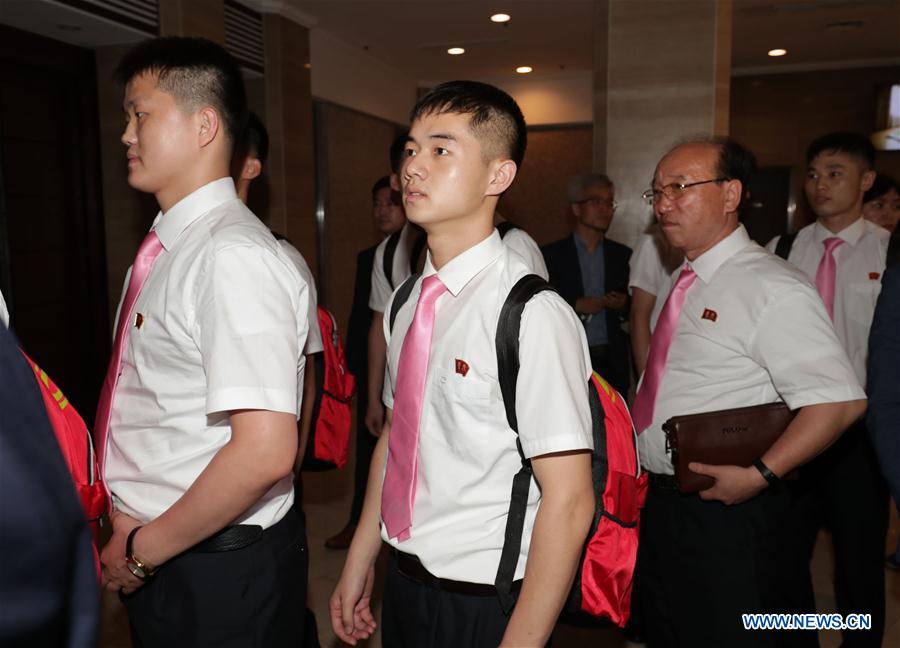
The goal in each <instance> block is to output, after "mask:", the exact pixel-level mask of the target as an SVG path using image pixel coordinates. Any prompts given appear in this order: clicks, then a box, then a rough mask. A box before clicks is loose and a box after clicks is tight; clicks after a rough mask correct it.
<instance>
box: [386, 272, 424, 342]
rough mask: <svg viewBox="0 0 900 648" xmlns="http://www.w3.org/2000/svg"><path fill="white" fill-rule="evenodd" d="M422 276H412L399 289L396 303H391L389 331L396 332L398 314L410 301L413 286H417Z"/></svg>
mask: <svg viewBox="0 0 900 648" xmlns="http://www.w3.org/2000/svg"><path fill="white" fill-rule="evenodd" d="M420 276H421V275H420V274H419V273H416V274H413V275H410V276H409V277H408V278H407V279H406V281H404V282H403V283H402V284H400V288H398V289H397V294H395V295H394V301H392V302H391V312H390V314H389V317H390V319H389V320H388V331H391V332H393V330H394V320H396V319H397V313H399V312H400V308H402V307H403V304H405V303H406V301H407V300H408V299H409V295H410V294H411V293H412V289H413V286H415V285H416V280H417V279H418V278H419V277H420Z"/></svg>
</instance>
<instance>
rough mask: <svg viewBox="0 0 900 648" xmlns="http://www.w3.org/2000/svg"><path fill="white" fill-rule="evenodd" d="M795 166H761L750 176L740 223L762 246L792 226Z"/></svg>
mask: <svg viewBox="0 0 900 648" xmlns="http://www.w3.org/2000/svg"><path fill="white" fill-rule="evenodd" d="M791 174H792V169H791V167H788V166H771V167H762V168H760V169H759V170H758V171H757V172H756V173H754V174H753V176H752V177H751V178H750V181H749V182H748V183H747V187H746V190H747V192H749V195H747V194H745V198H744V203H743V205H742V206H741V222H742V223H743V224H744V227H746V228H747V233H748V234H749V235H750V238H752V239H753V240H754V241H756V242H757V243H759V244H760V245H765V244H766V243H768V242H769V241H771V240H772V238H774V237H775V236H779V235H781V234H784V233H786V232H788V231H789V230H790V229H791V216H792V212H793V211H794V207H793V198H792V186H791Z"/></svg>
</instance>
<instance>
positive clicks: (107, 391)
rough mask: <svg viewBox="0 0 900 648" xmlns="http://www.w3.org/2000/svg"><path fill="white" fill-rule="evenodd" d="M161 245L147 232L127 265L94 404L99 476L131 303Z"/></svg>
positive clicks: (126, 335) (101, 469) (157, 238)
mask: <svg viewBox="0 0 900 648" xmlns="http://www.w3.org/2000/svg"><path fill="white" fill-rule="evenodd" d="M162 249H163V246H162V243H160V241H159V237H158V236H157V235H156V232H155V231H153V230H150V232H149V233H148V234H147V236H145V237H144V240H143V242H142V243H141V247H139V248H138V252H137V256H136V257H135V258H134V264H133V265H132V266H131V278H130V279H129V281H128V290H126V291H125V299H123V300H122V308H121V309H119V321H118V323H117V324H116V337H115V341H114V342H113V348H112V355H111V356H110V358H109V367H108V368H107V369H106V380H104V381H103V389H102V390H101V391H100V402H99V403H98V404H97V416H96V418H95V419H94V443H95V445H96V453H97V458H98V462H99V464H100V474H101V475H102V474H103V465H104V460H105V459H106V434H107V432H108V431H109V416H110V413H111V411H112V400H113V394H114V393H115V391H116V384H117V383H118V382H119V373H120V371H119V369H120V368H121V365H122V351H123V350H124V349H125V342H126V341H127V340H128V331H129V329H130V328H131V322H132V319H133V318H132V315H133V311H134V303H135V302H136V301H137V297H138V295H139V294H140V292H141V287H142V286H143V285H144V282H145V281H146V280H147V276H148V275H149V274H150V268H152V267H153V262H154V261H155V260H156V257H157V256H158V255H159V253H160V252H161V251H162Z"/></svg>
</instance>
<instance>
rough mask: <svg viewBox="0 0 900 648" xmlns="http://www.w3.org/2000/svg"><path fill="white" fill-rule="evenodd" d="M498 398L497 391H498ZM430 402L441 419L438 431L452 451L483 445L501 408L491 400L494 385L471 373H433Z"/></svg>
mask: <svg viewBox="0 0 900 648" xmlns="http://www.w3.org/2000/svg"><path fill="white" fill-rule="evenodd" d="M497 390H498V391H497V393H498V394H499V387H497ZM430 400H431V402H432V403H433V404H434V411H435V414H436V415H437V416H438V418H439V419H440V421H439V423H438V425H439V427H440V428H441V429H442V430H443V431H444V432H445V433H446V434H447V435H448V442H449V443H450V445H452V446H454V447H461V446H462V445H466V446H468V445H469V444H471V443H474V444H476V445H478V444H481V443H484V442H485V436H486V435H487V434H490V433H491V432H492V431H494V428H496V427H497V426H496V424H495V420H496V417H497V412H498V411H500V412H501V413H502V411H503V404H502V402H500V400H499V398H496V397H495V396H494V385H493V384H492V383H490V382H488V381H485V380H481V379H479V378H476V377H475V376H474V375H472V373H469V375H467V376H461V375H459V374H457V373H455V372H452V371H449V370H447V369H443V368H437V369H435V372H434V386H433V388H432V396H431V399H430Z"/></svg>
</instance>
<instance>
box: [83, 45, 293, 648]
mask: <svg viewBox="0 0 900 648" xmlns="http://www.w3.org/2000/svg"><path fill="white" fill-rule="evenodd" d="M118 78H119V80H120V81H121V82H122V84H123V85H124V87H125V97H124V102H123V106H124V110H125V114H126V126H125V132H124V133H123V135H122V143H123V144H124V145H125V146H126V148H127V159H128V182H129V184H130V185H131V186H132V187H134V188H135V189H138V190H140V191H144V192H147V193H151V194H153V195H154V196H155V197H156V200H157V202H158V203H159V206H160V213H159V215H158V216H157V218H156V220H155V221H154V224H153V227H152V228H151V230H150V233H148V235H147V237H146V238H145V239H144V242H143V243H142V244H141V247H140V248H139V250H138V255H137V257H136V259H135V263H134V265H133V266H132V269H131V271H130V272H129V276H128V279H127V283H126V286H127V288H126V291H125V295H124V297H123V301H122V304H121V305H120V309H119V316H118V325H117V330H116V336H115V343H114V346H113V355H112V359H111V362H110V367H109V372H108V373H107V379H106V382H105V383H104V388H103V392H102V393H101V399H100V405H99V407H98V412H97V418H96V424H95V433H96V442H97V444H98V455H99V458H100V464H101V471H102V472H103V474H104V477H105V479H106V483H107V484H108V486H109V489H110V491H111V492H112V496H113V505H114V508H115V510H114V512H113V513H112V516H111V520H112V527H113V528H112V537H111V538H110V540H109V543H108V544H107V545H106V547H105V548H104V550H103V554H102V557H101V560H102V563H103V583H104V585H105V586H106V587H107V588H108V589H110V590H115V591H120V592H121V593H122V594H123V600H124V603H125V606H126V608H127V610H128V617H129V621H130V623H131V628H132V637H133V640H134V643H135V644H136V645H140V646H143V647H156V646H158V647H166V648H169V647H171V646H226V645H229V646H242V647H244V646H258V647H260V648H262V647H266V648H268V647H272V646H293V645H296V642H297V641H298V637H302V634H303V615H302V614H298V610H302V609H303V606H304V604H305V591H306V590H305V584H306V573H305V569H306V567H305V566H306V547H305V544H304V542H303V538H304V532H303V526H302V520H301V519H300V516H299V515H298V514H297V512H296V511H295V510H294V508H293V489H292V468H293V464H294V456H295V454H296V450H297V414H298V411H299V401H300V386H301V385H302V381H303V370H304V362H303V355H302V353H301V349H302V347H303V345H304V343H305V340H306V335H307V309H308V301H309V292H308V289H307V287H306V285H305V284H304V282H303V280H302V279H301V277H300V276H299V274H298V273H297V271H296V269H295V268H294V267H293V266H292V265H291V264H290V262H289V261H288V260H287V259H286V258H285V257H284V256H283V254H282V252H281V250H280V248H279V246H278V244H277V243H276V241H275V239H274V238H273V237H272V234H271V233H270V232H269V230H268V228H266V227H265V226H264V225H263V224H262V223H261V222H259V220H258V219H257V218H256V217H255V216H254V215H253V214H252V213H251V212H250V211H249V210H248V209H247V208H246V207H245V206H244V204H243V203H242V202H241V201H240V200H239V199H238V197H237V195H236V193H235V190H234V183H233V181H232V179H231V177H230V175H229V167H230V163H231V160H232V154H233V149H234V147H235V143H236V142H237V141H238V139H239V137H240V133H241V130H242V128H243V126H244V123H245V120H246V100H245V96H244V86H243V80H242V78H241V73H240V69H239V67H238V65H237V63H236V62H235V61H234V59H233V58H232V57H231V56H230V55H229V54H228V53H227V52H225V50H224V49H222V48H221V47H220V46H218V45H216V44H214V43H211V42H209V41H206V40H203V39H197V38H157V39H152V40H148V41H145V42H143V43H141V44H139V45H137V46H136V47H134V48H133V49H132V50H130V51H129V52H128V53H127V54H126V55H125V57H124V58H123V59H122V61H121V62H120V64H119V67H118Z"/></svg>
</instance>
